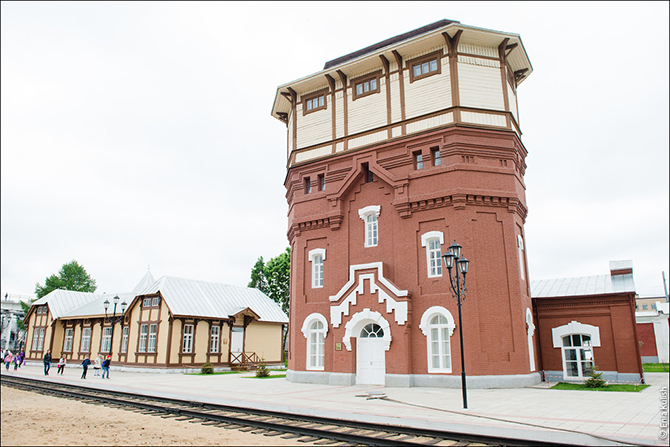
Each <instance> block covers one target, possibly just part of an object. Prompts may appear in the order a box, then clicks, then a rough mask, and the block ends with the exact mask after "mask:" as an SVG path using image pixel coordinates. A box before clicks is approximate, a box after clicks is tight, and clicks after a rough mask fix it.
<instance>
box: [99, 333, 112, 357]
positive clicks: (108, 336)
mask: <svg viewBox="0 0 670 447" xmlns="http://www.w3.org/2000/svg"><path fill="white" fill-rule="evenodd" d="M111 348H112V328H111V327H103V328H102V343H101V345H100V352H110V351H109V350H110V349H111Z"/></svg>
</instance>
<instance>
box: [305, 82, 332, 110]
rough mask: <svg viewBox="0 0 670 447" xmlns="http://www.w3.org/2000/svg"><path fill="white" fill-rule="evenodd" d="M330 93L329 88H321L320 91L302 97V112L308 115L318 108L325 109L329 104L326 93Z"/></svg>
mask: <svg viewBox="0 0 670 447" xmlns="http://www.w3.org/2000/svg"><path fill="white" fill-rule="evenodd" d="M327 94H328V89H327V88H326V89H323V90H319V91H318V92H314V93H310V94H309V95H305V96H303V97H302V103H303V105H302V114H303V115H307V114H308V113H312V112H316V111H318V110H324V109H326V108H327V106H328V102H327V100H326V95H327Z"/></svg>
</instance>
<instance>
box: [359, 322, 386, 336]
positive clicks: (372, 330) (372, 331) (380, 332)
mask: <svg viewBox="0 0 670 447" xmlns="http://www.w3.org/2000/svg"><path fill="white" fill-rule="evenodd" d="M361 338H384V329H382V327H381V326H380V325H378V324H377V323H370V324H368V325H366V326H365V327H363V329H362V330H361Z"/></svg>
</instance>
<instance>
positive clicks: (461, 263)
mask: <svg viewBox="0 0 670 447" xmlns="http://www.w3.org/2000/svg"><path fill="white" fill-rule="evenodd" d="M442 259H444V266H445V267H446V268H447V270H449V288H450V289H451V294H452V296H453V297H454V298H456V299H457V300H458V332H459V334H460V339H461V389H462V390H463V408H465V409H467V408H468V392H467V387H466V385H465V357H463V319H462V317H461V303H462V302H463V301H465V292H466V289H465V275H466V274H467V273H468V263H469V262H470V261H468V260H467V259H465V256H461V246H460V245H458V244H457V243H456V241H454V243H453V244H451V247H449V248H448V249H447V252H446V253H445V254H443V255H442ZM454 264H456V275H455V278H454V277H452V276H451V268H452V267H453V266H454ZM459 272H460V273H461V274H462V275H463V278H462V279H461V277H460V275H459Z"/></svg>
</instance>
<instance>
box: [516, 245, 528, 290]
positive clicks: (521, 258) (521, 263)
mask: <svg viewBox="0 0 670 447" xmlns="http://www.w3.org/2000/svg"><path fill="white" fill-rule="evenodd" d="M516 241H517V247H518V249H519V250H518V251H519V273H520V274H521V279H523V280H525V279H526V273H525V272H526V269H525V263H524V256H523V236H521V235H520V234H517V235H516Z"/></svg>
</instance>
